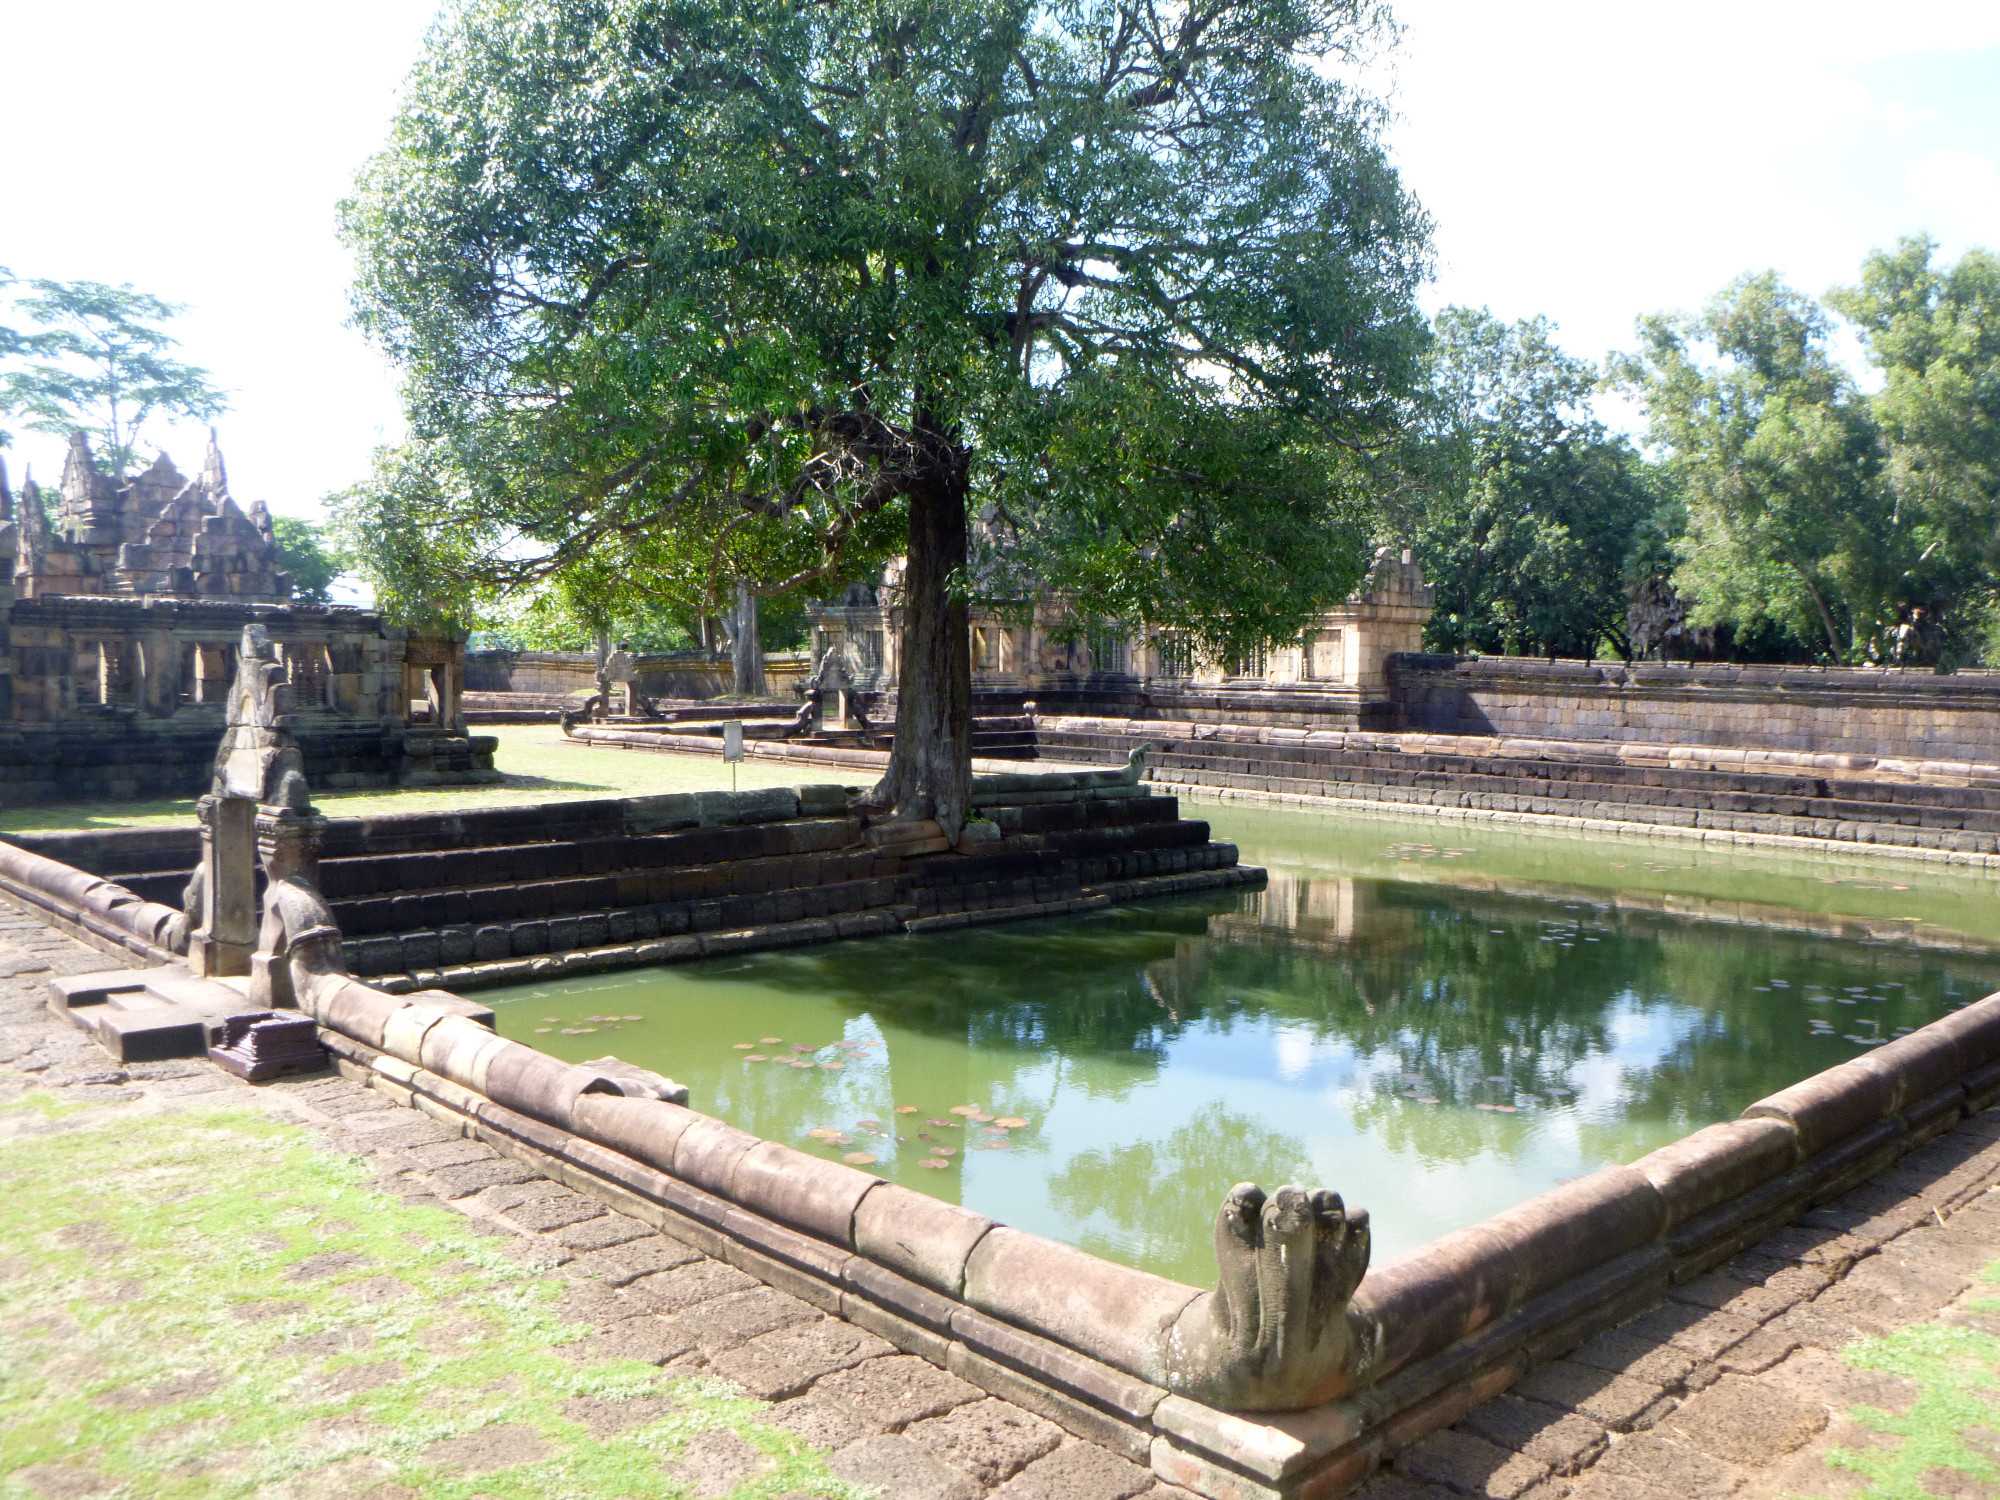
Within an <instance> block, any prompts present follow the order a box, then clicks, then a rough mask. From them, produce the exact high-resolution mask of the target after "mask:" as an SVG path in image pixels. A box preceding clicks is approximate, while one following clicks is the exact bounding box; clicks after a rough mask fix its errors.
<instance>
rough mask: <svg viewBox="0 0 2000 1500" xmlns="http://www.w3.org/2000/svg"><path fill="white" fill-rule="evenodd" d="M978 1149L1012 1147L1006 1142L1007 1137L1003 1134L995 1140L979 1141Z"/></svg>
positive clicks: (988, 1149)
mask: <svg viewBox="0 0 2000 1500" xmlns="http://www.w3.org/2000/svg"><path fill="white" fill-rule="evenodd" d="M979 1149H980V1150H981V1151H1011V1150H1013V1147H1011V1146H1009V1145H1008V1144H1007V1138H1006V1137H1005V1136H1004V1135H1003V1136H1002V1137H1000V1139H999V1140H997V1141H981V1142H980V1143H979Z"/></svg>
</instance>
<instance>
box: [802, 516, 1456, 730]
mask: <svg viewBox="0 0 2000 1500" xmlns="http://www.w3.org/2000/svg"><path fill="white" fill-rule="evenodd" d="M901 579H902V571H901V562H900V560H898V561H897V562H894V563H891V564H890V566H889V568H888V570H887V571H886V572H885V573H884V575H883V578H882V580H881V582H880V583H879V584H874V585H870V584H856V585H855V586H853V587H852V588H850V589H848V591H847V592H846V594H844V595H843V596H842V597H841V598H840V599H838V600H834V601H830V602H827V603H816V604H811V605H808V606H807V609H806V618H807V620H808V622H809V623H810V625H811V627H812V646H811V654H812V658H813V660H815V661H817V660H818V659H819V657H820V654H821V652H823V651H826V650H832V651H833V652H834V653H835V654H836V655H837V656H838V657H839V659H840V662H841V665H842V668H843V669H844V671H845V673H846V676H847V679H848V681H849V682H850V683H851V684H852V686H853V687H854V688H855V690H857V691H859V692H874V693H885V694H892V693H893V692H894V689H895V685H896V678H897V670H898V664H897V644H898V642H899V640H900V638H901V633H902V617H901V610H900V608H899V606H898V604H897V599H898V597H899V594H900V585H901ZM1431 596H1432V590H1431V586H1430V585H1429V584H1427V583H1425V582H1424V576H1423V570H1422V569H1421V568H1420V567H1419V566H1418V565H1417V563H1416V562H1415V560H1414V559H1413V558H1412V556H1411V554H1410V553H1409V552H1408V551H1407V550H1405V551H1402V552H1400V553H1399V552H1398V551H1397V550H1396V549H1395V548H1393V547H1381V548H1378V549H1377V550H1376V552H1375V555H1374V557H1373V559H1372V560H1371V562H1370V565H1369V568H1368V573H1367V576H1366V577H1365V578H1364V579H1363V580H1362V582H1361V585H1360V587H1358V588H1357V589H1356V590H1355V591H1354V593H1353V594H1352V595H1350V596H1349V597H1348V598H1347V599H1345V600H1343V601H1341V602H1340V603H1338V604H1335V605H1334V606H1332V607H1331V608H1329V609H1326V610H1322V611H1321V612H1320V613H1319V614H1318V615H1317V616H1315V617H1314V618H1313V619H1312V620H1311V621H1310V622H1309V623H1308V625H1307V626H1306V628H1305V630H1304V631H1303V632H1302V633H1301V635H1300V638H1299V640H1298V642H1297V643H1296V644H1293V645H1289V646H1284V647H1278V648H1275V649H1273V650H1270V651H1267V652H1261V653H1259V654H1258V655H1257V656H1255V657H1254V658H1252V659H1249V660H1245V661H1237V662H1229V663H1218V662H1204V661H1201V660H1199V659H1197V658H1195V657H1194V656H1192V655H1191V654H1190V653H1189V652H1187V651H1186V650H1185V649H1184V648H1182V647H1181V646H1180V645H1179V644H1178V643H1177V642H1176V641H1175V640H1174V639H1173V637H1172V636H1171V635H1160V634H1149V633H1147V632H1145V631H1143V630H1139V631H1135V630H1133V629H1132V628H1131V627H1129V626H1125V625H1120V624H1116V623H1113V622H1109V621H1105V620H1101V619H1097V618H1095V617H1094V616H1092V615H1090V614H1088V613H1087V612H1085V611H1081V610H1079V609H1078V608H1077V607H1076V604H1075V602H1074V601H1072V600H1068V599H1064V598H1061V597H1057V596H1053V595H1050V596H1044V597H1042V598H1039V599H1036V600H1034V601H1032V603H1029V604H1025V605H1023V606H1022V607H1021V608H1019V609H1014V610H996V609H993V608H991V607H985V606H975V607H974V609H973V612H972V687H973V692H974V694H975V695H978V696H980V697H983V698H985V699H986V700H987V701H988V702H989V703H995V702H1004V701H1006V700H1009V699H1014V700H1018V699H1022V698H1027V699H1033V700H1035V701H1036V702H1037V703H1038V705H1039V707H1041V708H1042V709H1043V710H1045V711H1061V710H1064V709H1070V708H1076V709H1082V708H1085V707H1087V708H1088V709H1089V710H1090V711H1092V712H1097V711H1103V710H1105V709H1114V708H1118V707H1121V706H1130V705H1132V704H1136V703H1137V702H1138V701H1139V700H1140V699H1141V698H1145V699H1148V700H1149V701H1150V700H1152V699H1158V698H1159V697H1161V695H1162V694H1166V695H1168V696H1173V695H1175V694H1193V695H1195V696H1197V697H1215V696H1216V695H1217V694H1219V693H1221V692H1222V691H1223V690H1224V689H1225V688H1226V689H1227V690H1228V694H1229V696H1230V697H1231V698H1232V699H1243V700H1245V701H1246V702H1255V701H1257V700H1262V699H1266V698H1269V699H1270V700H1271V702H1273V703H1276V702H1282V703H1283V704H1284V705H1285V706H1286V707H1287V709H1288V710H1289V711H1291V712H1295V713H1312V714H1315V715H1317V716H1321V717H1329V716H1330V717H1332V718H1333V719H1335V720H1340V721H1345V722H1348V723H1350V724H1356V725H1373V724H1376V723H1386V722H1387V721H1388V720H1390V719H1391V718H1393V712H1394V710H1393V706H1392V705H1391V704H1390V702H1389V659H1390V657H1392V656H1394V655H1397V654H1398V653H1405V652H1416V651H1421V650H1422V649H1423V638H1424V624H1425V622H1426V621H1428V620H1429V619H1430V616H1431V607H1432V604H1431Z"/></svg>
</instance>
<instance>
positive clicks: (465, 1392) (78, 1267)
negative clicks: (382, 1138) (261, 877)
mask: <svg viewBox="0 0 2000 1500" xmlns="http://www.w3.org/2000/svg"><path fill="white" fill-rule="evenodd" d="M37 1116H39V1117H41V1118H39V1119H37V1118H36V1117H37ZM0 1178H4V1180H5V1181H6V1183H7V1191H6V1193H5V1194H0V1497H6V1500H15V1497H19V1500H27V1497H30V1496H36V1497H41V1500H49V1497H55V1496H77V1497H82V1496H86V1495H110V1494H117V1495H121V1496H126V1495H129V1496H137V1495H146V1496H157V1497H160V1500H176V1497H187V1500H193V1497H197V1496H205V1497H225V1496H229V1497H234V1496H243V1497H246V1500H247V1497H250V1496H259V1497H269V1500H332V1497H334V1496H347V1495H361V1494H363V1493H364V1492H365V1493H366V1494H367V1495H370V1496H376V1497H380V1500H388V1497H391V1496H394V1497H402V1500H473V1497H486V1500H571V1497H574V1500H585V1497H590V1500H599V1497H602V1500H612V1497H618V1496H625V1497H634V1500H636V1497H639V1496H665V1495H678V1494H685V1493H686V1492H687V1490H688V1489H689V1488H690V1487H694V1486H690V1485H689V1484H688V1482H687V1480H688V1476H687V1474H686V1472H685V1471H682V1470H679V1469H678V1467H677V1466H678V1464H679V1463H680V1461H681V1460H682V1459H683V1457H684V1456H685V1455H686V1453H687V1450H688V1446H689V1444H690V1443H696V1444H697V1445H698V1447H699V1446H702V1445H707V1446H711V1447H712V1446H713V1445H715V1444H717V1443H721V1444H723V1445H725V1446H727V1445H731V1444H739V1445H743V1446H741V1447H738V1448H737V1449H736V1451H737V1452H740V1453H742V1454H743V1455H744V1457H745V1458H746V1459H747V1460H748V1461H749V1464H750V1466H751V1467H753V1468H756V1469H759V1470H761V1472H757V1473H755V1474H753V1475H752V1476H751V1477H749V1478H748V1479H747V1480H746V1481H745V1482H744V1483H742V1484H741V1485H740V1486H739V1487H738V1488H737V1490H736V1494H737V1495H738V1496H739V1497H740V1500H765V1497H776V1496H780V1495H787V1494H792V1495H796V1494H810V1495H813V1496H821V1497H829V1500H832V1497H841V1500H860V1492H858V1491H856V1490H854V1489H853V1488H852V1487H851V1486H848V1485H844V1484H841V1483H839V1482H838V1481H836V1480H834V1479H833V1478H832V1477H831V1476H830V1475H828V1473H827V1471H826V1468H825V1466H824V1464H823V1462H822V1461H821V1460H820V1458H819V1457H818V1456H817V1455H816V1454H815V1453H814V1452H813V1451H812V1450H811V1449H810V1448H808V1447H806V1446H805V1444H803V1443H802V1442H801V1441H800V1440H799V1439H798V1438H796V1437H793V1436H792V1435H790V1434H789V1433H786V1432H783V1431H780V1430H777V1429H775V1428H772V1427H769V1426H766V1425H762V1424H761V1423H760V1422H759V1421H758V1418H759V1416H760V1415H762V1414H763V1413H764V1412H765V1411H766V1410H768V1408H766V1407H764V1406H763V1404H762V1403H760V1402H755V1401H750V1400H746V1399H744V1398H742V1397H741V1396H740V1395H738V1394H736V1393H735V1392H734V1389H733V1388H732V1387H730V1386H729V1385H728V1384H727V1383H726V1382H723V1381H719V1380H716V1379H714V1378H711V1377H692V1378H689V1377H682V1378H673V1377H669V1376H667V1375H666V1374H665V1373H663V1372H662V1371H660V1370H657V1369H655V1368H653V1367H652V1366H651V1365H647V1364H644V1363H641V1362H640V1361H638V1360H634V1359H620V1358H604V1357H602V1356H597V1357H592V1356H591V1355H588V1354H585V1353H584V1352H583V1351H582V1350H580V1349H578V1348H576V1347H573V1346H576V1345H577V1344H578V1343H579V1341H580V1340H582V1339H583V1338H584V1337H585V1336H586V1335H587V1334H588V1333H589V1331H590V1325H589V1324H587V1323H582V1322H579V1321H578V1320H577V1318H576V1317H575V1316H574V1315H573V1309H572V1307H571V1304H570V1299H571V1298H573V1297H575V1296H577V1295H579V1293H577V1292H575V1291H571V1290H570V1289H569V1288H568V1287H567V1286H566V1284H565V1283H564V1282H563V1281H562V1280H561V1279H560V1278H556V1277H551V1276H548V1275H546V1274H544V1273H542V1272H539V1271H534V1270H529V1269H526V1268H524V1267H523V1266H521V1265H518V1264H516V1263H515V1262H513V1261H512V1260H510V1259H508V1258H507V1257H506V1256H504V1255H503V1254H501V1253H500V1250H501V1246H502V1244H503V1243H504V1242H503V1241H496V1240H494V1239H491V1238H486V1237H483V1236H482V1235H480V1234H478V1233H477V1232H475V1230H474V1229H473V1227H472V1226H470V1225H469V1224H468V1223H467V1221H466V1220H465V1219H464V1218H462V1217H461V1216H460V1215H458V1214H455V1213H452V1212H450V1211H449V1210H446V1209H444V1208H441V1207H435V1206H428V1205H424V1204H419V1203H406V1202H404V1201H402V1200H401V1199H399V1198H397V1197H395V1196H393V1195H391V1194H389V1193H386V1192H383V1191H380V1190H379V1189H376V1188H374V1187H371V1185H370V1184H369V1182H368V1181H367V1178H366V1174H365V1169H364V1167H363V1165H362V1164H361V1163H360V1162H358V1161H356V1160H355V1159H353V1158H352V1157H349V1156H346V1155H344V1154H341V1153H339V1152H336V1151H332V1150H328V1149H327V1148H326V1147H325V1145H324V1144H322V1143H318V1142H316V1141H315V1140H314V1139H313V1137H312V1135H311V1133H310V1132H308V1131H307V1130H306V1129H304V1128H303V1127H301V1126H298V1125H294V1124H291V1123H289V1122H281V1121H279V1120H276V1119H273V1118H272V1117H271V1116H270V1115H268V1114H266V1113H264V1112H263V1111H261V1110H259V1109H257V1108H255V1107H254V1106H253V1107H250V1108H235V1109H208V1110H201V1109H190V1110H188V1111H186V1112H175V1113H172V1114H168V1115H159V1116H154V1117H152V1118H150V1119H147V1118H141V1119H136V1120H133V1119H127V1118H125V1117H123V1116H122V1115H120V1114H119V1113H117V1112H116V1111H115V1110H113V1109H105V1108H86V1109H85V1110H83V1111H80V1112H77V1113H71V1112H70V1111H68V1110H65V1108H64V1107H63V1106H62V1105H60V1104H57V1105H54V1106H53V1107H52V1108H51V1107H50V1106H49V1105H47V1104H46V1103H44V1102H43V1101H41V1100H39V1099H37V1098H36V1097H35V1096H30V1097H29V1098H28V1099H24V1100H19V1101H17V1102H14V1103H12V1104H7V1105H0ZM710 1434H712V1435H713V1436H708V1435H710ZM725 1434H730V1435H733V1436H724V1435H725ZM716 1492H719V1490H718V1491H716Z"/></svg>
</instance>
